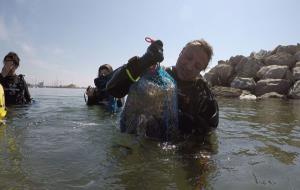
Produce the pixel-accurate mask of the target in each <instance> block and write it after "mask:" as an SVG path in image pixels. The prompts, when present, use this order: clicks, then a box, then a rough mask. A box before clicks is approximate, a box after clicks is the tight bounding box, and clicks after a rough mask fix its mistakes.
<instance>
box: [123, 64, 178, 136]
mask: <svg viewBox="0 0 300 190" xmlns="http://www.w3.org/2000/svg"><path fill="white" fill-rule="evenodd" d="M120 124H121V131H122V132H127V133H131V134H137V135H139V136H145V137H148V138H154V139H160V140H163V141H168V140H170V139H171V138H172V136H173V135H175V134H176V133H177V132H178V105H177V93H176V83H175V81H174V79H173V78H172V77H171V76H170V75H169V74H168V73H167V72H166V71H165V70H164V69H162V68H161V67H160V66H157V67H156V68H155V69H151V70H148V71H147V72H146V73H145V74H144V75H143V76H142V77H141V78H140V80H139V81H138V82H136V83H134V84H133V85H132V86H131V87H130V90H129V93H128V96H127V100H126V103H125V107H124V109H123V112H122V114H121V121H120Z"/></svg>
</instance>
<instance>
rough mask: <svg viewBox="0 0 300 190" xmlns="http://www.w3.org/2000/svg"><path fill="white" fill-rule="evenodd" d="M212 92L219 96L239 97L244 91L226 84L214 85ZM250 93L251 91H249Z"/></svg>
mask: <svg viewBox="0 0 300 190" xmlns="http://www.w3.org/2000/svg"><path fill="white" fill-rule="evenodd" d="M211 90H212V92H213V93H214V95H215V96H217V97H227V98H238V97H240V95H241V94H242V93H243V90H241V89H237V88H230V87H224V86H214V87H212V88H211ZM249 94H250V93H249Z"/></svg>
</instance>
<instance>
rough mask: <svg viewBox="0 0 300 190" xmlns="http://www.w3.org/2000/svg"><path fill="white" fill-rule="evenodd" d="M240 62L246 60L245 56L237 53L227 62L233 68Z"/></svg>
mask: <svg viewBox="0 0 300 190" xmlns="http://www.w3.org/2000/svg"><path fill="white" fill-rule="evenodd" d="M240 62H247V58H246V57H245V56H243V55H237V56H232V57H230V59H229V61H228V63H229V64H230V65H231V66H232V67H233V68H235V66H236V65H237V64H238V63H240Z"/></svg>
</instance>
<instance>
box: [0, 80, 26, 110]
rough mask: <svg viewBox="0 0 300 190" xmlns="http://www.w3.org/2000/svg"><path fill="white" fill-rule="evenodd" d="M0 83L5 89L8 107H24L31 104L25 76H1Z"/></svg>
mask: <svg viewBox="0 0 300 190" xmlns="http://www.w3.org/2000/svg"><path fill="white" fill-rule="evenodd" d="M0 83H1V84H2V86H3V88H4V93H5V104H6V105H22V104H28V103H30V102H31V97H30V93H29V90H28V86H27V84H26V81H25V79H24V75H14V76H7V77H2V75H1V74H0Z"/></svg>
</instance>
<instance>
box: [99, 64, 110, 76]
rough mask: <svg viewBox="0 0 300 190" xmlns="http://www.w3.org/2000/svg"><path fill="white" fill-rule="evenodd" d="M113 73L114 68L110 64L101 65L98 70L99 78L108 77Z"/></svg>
mask: <svg viewBox="0 0 300 190" xmlns="http://www.w3.org/2000/svg"><path fill="white" fill-rule="evenodd" d="M112 72H113V68H112V66H110V65H109V64H104V65H101V66H100V67H99V70H98V77H104V76H107V75H109V74H110V73H112Z"/></svg>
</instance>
